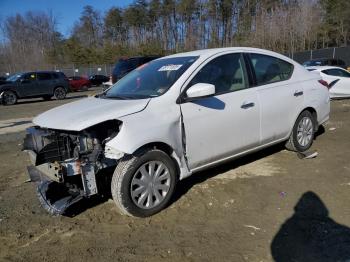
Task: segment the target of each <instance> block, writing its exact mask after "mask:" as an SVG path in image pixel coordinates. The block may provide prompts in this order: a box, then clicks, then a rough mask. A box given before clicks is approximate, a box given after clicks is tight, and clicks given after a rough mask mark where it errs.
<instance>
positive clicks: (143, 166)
mask: <svg viewBox="0 0 350 262" xmlns="http://www.w3.org/2000/svg"><path fill="white" fill-rule="evenodd" d="M176 183H177V175H176V168H175V164H174V161H173V160H172V159H171V158H170V157H169V156H168V155H167V154H166V153H164V152H163V151H160V150H157V149H152V150H148V151H146V152H143V153H142V154H138V155H132V156H131V155H129V156H127V157H125V158H123V159H121V161H120V162H119V163H118V165H117V167H116V169H115V171H114V174H113V178H112V184H111V191H112V196H113V200H114V202H115V204H116V205H117V208H118V211H119V212H120V213H121V214H126V215H129V216H136V217H147V216H151V215H153V214H155V213H158V212H159V211H161V210H162V209H163V208H165V207H166V205H167V204H168V203H169V200H170V199H171V196H172V194H173V192H174V191H175V185H176Z"/></svg>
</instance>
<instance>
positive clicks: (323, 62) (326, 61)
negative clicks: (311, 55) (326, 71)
mask: <svg viewBox="0 0 350 262" xmlns="http://www.w3.org/2000/svg"><path fill="white" fill-rule="evenodd" d="M303 66H305V67H309V66H338V67H341V68H344V69H346V64H345V62H344V61H343V60H341V59H337V58H321V59H313V60H309V61H306V62H304V63H303Z"/></svg>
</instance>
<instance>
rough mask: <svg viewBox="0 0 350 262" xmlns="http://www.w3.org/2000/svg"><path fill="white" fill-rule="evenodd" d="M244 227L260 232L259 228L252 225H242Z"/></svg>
mask: <svg viewBox="0 0 350 262" xmlns="http://www.w3.org/2000/svg"><path fill="white" fill-rule="evenodd" d="M243 226H244V227H248V228H252V229H254V230H261V228H259V227H256V226H253V225H243Z"/></svg>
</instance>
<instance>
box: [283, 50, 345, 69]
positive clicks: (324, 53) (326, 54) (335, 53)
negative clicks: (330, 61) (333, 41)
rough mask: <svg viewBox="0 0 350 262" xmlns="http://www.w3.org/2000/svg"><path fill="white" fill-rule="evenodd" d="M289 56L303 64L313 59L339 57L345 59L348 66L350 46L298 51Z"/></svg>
mask: <svg viewBox="0 0 350 262" xmlns="http://www.w3.org/2000/svg"><path fill="white" fill-rule="evenodd" d="M287 56H289V57H290V58H292V59H293V60H295V61H297V62H299V63H301V64H302V63H304V62H305V61H308V60H311V59H319V58H338V59H341V60H343V61H344V62H345V63H346V65H347V66H350V46H344V47H332V48H324V49H318V50H310V51H304V52H297V53H294V54H287Z"/></svg>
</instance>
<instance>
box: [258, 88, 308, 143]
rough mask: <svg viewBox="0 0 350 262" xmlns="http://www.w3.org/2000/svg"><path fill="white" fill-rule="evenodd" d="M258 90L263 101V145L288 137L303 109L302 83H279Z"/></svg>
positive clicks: (261, 104) (261, 105) (261, 106)
mask: <svg viewBox="0 0 350 262" xmlns="http://www.w3.org/2000/svg"><path fill="white" fill-rule="evenodd" d="M256 89H257V92H258V96H259V100H260V101H261V103H260V108H261V144H267V143H270V142H273V141H276V140H280V139H282V138H285V137H287V136H288V135H289V133H290V131H291V128H292V127H293V125H294V120H295V119H296V116H297V115H298V114H299V113H300V111H301V109H302V105H303V101H304V96H303V86H302V83H299V84H292V83H289V82H288V81H287V82H279V83H274V84H269V85H264V86H260V87H257V88H256Z"/></svg>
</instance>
